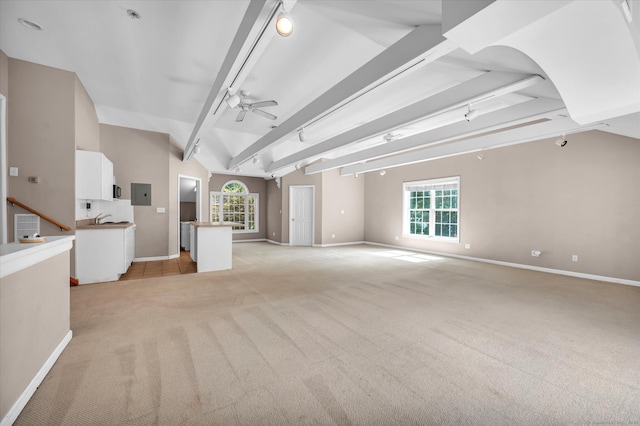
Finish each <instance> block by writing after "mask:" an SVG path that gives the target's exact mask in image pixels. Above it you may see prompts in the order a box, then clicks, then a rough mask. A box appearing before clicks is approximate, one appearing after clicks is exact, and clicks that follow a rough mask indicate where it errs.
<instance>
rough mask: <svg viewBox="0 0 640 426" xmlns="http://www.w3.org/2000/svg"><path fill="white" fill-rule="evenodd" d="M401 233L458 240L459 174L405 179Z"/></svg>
mask: <svg viewBox="0 0 640 426" xmlns="http://www.w3.org/2000/svg"><path fill="white" fill-rule="evenodd" d="M402 189H403V209H402V216H403V217H402V234H403V235H405V236H421V237H434V238H438V239H445V240H450V241H458V231H459V228H460V222H459V221H460V215H459V212H458V206H459V201H460V177H458V176H456V177H451V178H444V179H431V180H422V181H417V182H405V183H403V184H402Z"/></svg>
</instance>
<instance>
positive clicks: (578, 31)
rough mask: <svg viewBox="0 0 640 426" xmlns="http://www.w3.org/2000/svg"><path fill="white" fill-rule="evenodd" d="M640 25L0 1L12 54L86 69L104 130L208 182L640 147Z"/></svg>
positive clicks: (638, 11)
mask: <svg viewBox="0 0 640 426" xmlns="http://www.w3.org/2000/svg"><path fill="white" fill-rule="evenodd" d="M283 9H284V11H286V12H287V13H288V14H289V15H290V16H291V17H292V19H293V22H294V32H293V34H292V35H291V36H289V37H281V36H279V35H278V34H277V33H276V32H275V24H274V20H275V18H276V17H277V15H278V14H280V13H281V12H283ZM136 14H137V17H136V16H135V15H136ZM132 15H134V16H133V17H132ZM20 18H22V19H26V20H28V21H31V22H34V23H37V24H38V25H39V26H41V28H42V29H41V30H34V29H32V28H28V27H27V26H25V25H21V23H20V22H19V19H20ZM639 23H640V3H639V1H638V0H623V1H622V2H621V1H619V0H591V1H588V2H587V1H582V0H573V1H571V0H557V1H554V0H539V1H535V0H534V1H527V2H520V1H519V2H516V1H509V0H498V1H493V0H475V1H464V0H424V1H416V0H389V1H384V0H353V1H349V0H341V1H328V0H297V1H294V0H289V1H285V2H284V4H281V3H280V2H278V1H275V0H253V1H247V0H228V1H224V0H216V1H201V0H179V1H178V0H176V1H171V0H163V1H119V0H116V1H102V0H92V1H59V0H49V1H31V0H0V49H2V50H3V51H4V52H5V53H6V54H7V55H8V56H9V57H12V58H17V59H22V60H26V61H31V62H35V63H39V64H43V65H48V66H52V67H56V68H61V69H65V70H69V71H73V72H75V73H76V74H77V75H78V77H79V78H80V80H81V81H82V83H83V84H84V86H85V88H86V89H87V92H88V93H89V95H90V96H91V98H92V100H93V101H94V103H95V106H96V111H97V114H98V119H99V121H100V122H101V123H107V124H114V125H119V126H125V127H132V128H137V129H145V130H152V131H159V132H166V133H169V134H171V135H172V137H173V139H175V141H176V143H178V144H179V145H181V146H182V147H183V148H184V152H185V161H188V160H189V159H190V158H192V157H195V158H197V159H198V161H200V162H201V163H202V164H203V165H204V166H205V167H206V168H207V169H209V171H210V172H213V173H230V174H240V175H251V176H263V177H265V178H268V177H271V176H282V175H284V174H286V173H289V172H291V171H292V170H295V169H297V168H303V169H304V170H305V172H306V173H317V172H321V171H324V170H329V169H336V168H337V169H340V171H341V173H342V174H345V175H346V174H354V173H364V172H367V171H372V170H378V169H381V168H388V167H394V166H397V165H401V164H408V163H412V162H418V161H426V160H429V159H433V158H441V157H444V156H451V155H457V154H460V153H466V152H473V151H479V150H486V149H491V148H494V147H498V146H505V145H509V144H514V143H523V142H529V141H532V140H539V139H543V138H553V137H561V135H563V134H564V135H568V134H571V133H574V132H578V131H583V130H588V129H599V130H603V131H607V132H613V133H619V134H623V135H626V136H630V137H634V138H638V139H640V37H639V34H640V30H639V28H640V26H639ZM233 95H237V96H238V98H234V100H236V101H238V100H240V101H241V103H240V104H239V105H236V106H235V107H233V108H232V107H231V106H230V102H228V100H229V98H230V97H232V96H233ZM270 100H274V101H275V102H268V103H264V104H262V105H259V104H258V105H251V104H252V103H255V102H260V101H270ZM276 104H277V105H276ZM231 105H233V102H231ZM243 108H244V110H245V111H244V112H242V110H243ZM470 111H473V112H472V114H471V116H472V118H473V119H472V120H470V121H468V120H467V119H466V118H465V114H468V113H469V112H470ZM274 116H275V119H274ZM473 116H475V117H473ZM240 117H243V118H242V121H238V120H239V118H240ZM301 130H302V131H303V135H300V131H301ZM318 160H321V161H318Z"/></svg>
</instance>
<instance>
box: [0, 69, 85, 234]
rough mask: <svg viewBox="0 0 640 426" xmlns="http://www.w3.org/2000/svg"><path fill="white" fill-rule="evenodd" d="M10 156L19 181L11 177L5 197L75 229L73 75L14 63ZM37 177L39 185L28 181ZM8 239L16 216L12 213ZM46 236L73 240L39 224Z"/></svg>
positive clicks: (13, 209) (46, 224)
mask: <svg viewBox="0 0 640 426" xmlns="http://www.w3.org/2000/svg"><path fill="white" fill-rule="evenodd" d="M8 76H9V85H8V90H9V96H10V101H9V102H8V108H7V109H8V125H7V127H8V137H7V145H8V146H7V151H8V152H7V157H8V162H9V165H10V166H12V167H18V170H19V176H17V177H9V178H8V185H7V186H8V188H7V196H9V197H14V198H16V199H17V200H19V201H21V202H23V203H24V204H26V205H28V206H30V207H32V208H34V209H36V210H38V211H40V212H42V213H44V214H45V215H47V216H49V217H51V218H53V219H55V220H57V221H58V222H61V223H63V224H64V225H67V226H70V227H72V228H74V227H75V178H74V176H75V132H76V131H75V101H76V99H75V83H76V77H75V74H73V73H70V72H68V71H63V70H59V69H55V68H50V67H45V66H42V65H37V64H33V63H30V62H25V61H20V60H17V59H13V58H10V59H9V63H8ZM29 176H37V177H38V178H39V180H40V182H39V183H37V184H33V183H29V182H28V180H27V179H28V177H29ZM7 213H8V219H9V220H8V239H9V241H13V215H14V214H15V213H27V212H26V211H25V210H23V209H21V208H19V207H17V206H16V207H11V206H9V208H8V212H7ZM40 233H41V234H42V235H70V234H73V230H72V231H70V232H65V231H60V228H58V227H56V226H55V225H52V224H50V223H49V222H47V221H44V220H41V221H40Z"/></svg>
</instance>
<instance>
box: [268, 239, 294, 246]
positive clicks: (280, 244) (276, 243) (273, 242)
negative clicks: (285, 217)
mask: <svg viewBox="0 0 640 426" xmlns="http://www.w3.org/2000/svg"><path fill="white" fill-rule="evenodd" d="M266 241H267V242H268V243H269V244H275V245H277V246H288V245H289V243H281V242H280V241H273V240H270V239H268V238H267V239H266Z"/></svg>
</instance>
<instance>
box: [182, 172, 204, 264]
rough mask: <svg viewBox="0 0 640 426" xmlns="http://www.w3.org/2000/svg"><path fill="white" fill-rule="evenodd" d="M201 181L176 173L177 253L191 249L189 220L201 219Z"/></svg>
mask: <svg viewBox="0 0 640 426" xmlns="http://www.w3.org/2000/svg"><path fill="white" fill-rule="evenodd" d="M201 190H202V181H201V180H200V179H199V178H195V177H192V176H184V175H178V223H177V226H178V255H180V254H181V253H182V252H190V251H191V226H190V223H191V222H198V221H203V216H202V206H201V204H202V203H201V200H202V197H201V195H200V194H201Z"/></svg>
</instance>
